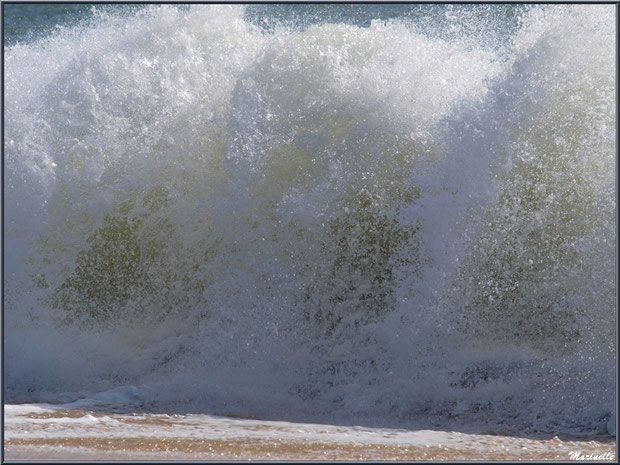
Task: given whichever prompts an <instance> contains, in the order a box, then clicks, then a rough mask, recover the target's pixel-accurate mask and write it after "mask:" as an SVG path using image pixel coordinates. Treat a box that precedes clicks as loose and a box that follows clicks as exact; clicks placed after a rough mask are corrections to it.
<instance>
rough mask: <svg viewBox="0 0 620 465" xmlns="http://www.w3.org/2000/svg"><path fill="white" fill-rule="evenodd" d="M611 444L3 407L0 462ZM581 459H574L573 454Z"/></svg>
mask: <svg viewBox="0 0 620 465" xmlns="http://www.w3.org/2000/svg"><path fill="white" fill-rule="evenodd" d="M615 451H616V444H615V438H601V437H597V438H595V439H591V438H582V439H575V440H572V439H571V440H561V439H559V438H558V437H554V438H552V439H530V438H518V437H510V436H497V435H483V434H464V433H459V432H445V431H425V430H423V431H407V430H396V429H379V428H366V427H343V426H333V425H316V424H305V423H289V422H275V421H261V420H249V419H248V420H244V419H238V418H226V417H214V416H209V415H161V414H126V413H124V414H119V413H108V412H106V413H102V412H93V411H86V410H51V409H49V408H41V407H39V406H21V405H20V406H6V408H5V443H4V452H5V460H59V461H67V460H203V461H208V460H218V461H221V460H244V461H247V460H327V461H334V460H364V461H368V460H393V461H421V460H528V461H535V460H552V461H567V460H570V459H571V458H573V457H575V456H576V455H577V456H578V458H579V457H580V458H582V459H583V458H587V457H588V456H590V457H593V456H596V457H594V458H598V459H599V460H602V461H605V460H609V461H612V460H615V457H616V455H615ZM579 454H580V455H579Z"/></svg>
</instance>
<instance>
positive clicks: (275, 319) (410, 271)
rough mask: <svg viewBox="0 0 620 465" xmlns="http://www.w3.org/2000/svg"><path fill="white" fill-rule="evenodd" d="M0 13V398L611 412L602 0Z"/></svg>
mask: <svg viewBox="0 0 620 465" xmlns="http://www.w3.org/2000/svg"><path fill="white" fill-rule="evenodd" d="M4 13H5V16H4V34H5V50H4V52H5V63H4V65H5V81H4V82H5V89H4V92H5V109H4V111H5V113H4V122H5V128H4V130H5V138H4V168H5V172H4V184H3V185H4V194H5V196H4V207H5V223H4V228H5V229H4V237H5V250H4V267H5V268H4V270H5V275H4V286H5V294H4V302H3V304H4V323H5V341H4V357H5V359H4V360H5V377H4V386H5V400H6V401H7V402H9V403H20V402H29V403H36V402H38V403H41V402H42V403H65V404H66V403H72V402H79V401H80V399H90V400H89V402H91V403H92V402H95V403H96V401H97V399H99V400H101V398H103V397H105V399H104V400H105V402H106V405H107V406H108V407H107V408H112V407H114V408H117V409H120V410H122V409H129V410H131V409H134V410H135V409H141V410H143V411H147V412H151V413H153V412H164V413H167V414H171V413H196V414H198V413H199V414H217V415H235V416H242V417H246V418H247V417H250V418H252V417H255V418H262V419H268V420H278V421H302V422H317V423H318V422H320V423H327V424H342V425H351V424H358V425H359V424H361V425H367V426H370V427H399V428H408V429H414V428H418V429H419V428H434V429H437V428H443V429H446V428H451V429H453V430H457V431H462V432H479V431H481V430H485V431H487V430H492V431H497V432H511V433H513V434H516V433H520V434H526V433H534V432H564V433H575V434H577V433H585V432H587V433H600V434H607V433H613V434H615V422H616V420H615V414H614V412H615V411H616V405H615V399H616V384H615V380H616V372H615V370H616V368H615V367H616V342H615V341H616V329H615V328H616V299H615V296H616V276H615V257H616V233H617V231H616V223H615V212H616V195H617V192H616V185H615V179H616V158H615V155H616V134H615V126H616V114H615V108H616V100H615V99H616V87H615V77H616V67H615V47H616V42H615V40H616V30H615V24H616V22H615V20H616V17H615V14H616V10H615V8H614V6H612V5H546V6H523V5H519V6H515V5H479V6H472V5H461V6H456V5H411V6H403V5H305V6H298V5H279V6H278V5H252V6H248V7H243V6H241V5H236V6H227V5H192V6H170V5H155V6H140V7H132V8H130V7H127V6H121V7H119V6H106V7H94V8H93V7H92V6H90V5H51V4H50V5H4ZM106 393H108V394H106ZM109 393H114V396H112V397H110V395H109ZM121 394H122V395H121ZM106 396H107V397H106ZM110 406H112V407H110Z"/></svg>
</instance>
